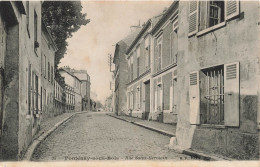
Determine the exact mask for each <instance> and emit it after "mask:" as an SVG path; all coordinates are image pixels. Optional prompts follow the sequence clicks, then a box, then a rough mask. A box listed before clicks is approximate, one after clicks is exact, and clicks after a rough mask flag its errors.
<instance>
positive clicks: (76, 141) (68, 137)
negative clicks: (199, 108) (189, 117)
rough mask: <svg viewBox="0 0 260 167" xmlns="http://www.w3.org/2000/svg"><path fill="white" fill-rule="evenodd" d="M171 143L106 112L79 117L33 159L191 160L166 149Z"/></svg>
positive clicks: (40, 146)
mask: <svg viewBox="0 0 260 167" xmlns="http://www.w3.org/2000/svg"><path fill="white" fill-rule="evenodd" d="M169 140H170V138H169V137H167V136H164V135H161V134H158V133H156V132H153V131H150V130H147V129H144V128H142V127H139V126H136V125H133V124H130V123H127V122H124V121H121V120H118V119H115V118H113V117H109V116H107V115H105V114H104V113H87V114H78V115H75V117H73V118H72V120H70V121H69V122H67V123H65V124H63V125H61V127H59V128H58V129H57V130H56V131H55V132H53V133H52V134H51V135H50V136H49V137H48V138H47V139H46V140H45V141H43V142H42V143H41V144H40V145H39V146H38V148H36V150H35V152H34V154H33V157H32V160H33V161H55V160H62V161H64V160H149V159H151V160H152V159H153V160H156V159H160V160H170V159H173V160H184V159H190V158H189V156H186V155H183V154H178V153H175V152H173V151H172V150H169V149H168V148H167V147H165V146H166V145H167V144H169Z"/></svg>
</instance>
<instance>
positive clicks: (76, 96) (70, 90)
mask: <svg viewBox="0 0 260 167" xmlns="http://www.w3.org/2000/svg"><path fill="white" fill-rule="evenodd" d="M59 73H60V75H61V76H62V77H64V80H65V83H66V85H67V86H66V88H65V90H66V93H67V97H66V100H67V104H68V102H69V104H70V105H72V104H73V105H74V108H73V107H72V108H73V109H72V110H74V111H82V95H81V83H82V82H81V80H80V79H79V78H78V77H76V76H75V75H74V74H73V72H71V69H70V68H69V67H64V68H60V69H59ZM68 96H69V99H68ZM70 110H71V108H70Z"/></svg>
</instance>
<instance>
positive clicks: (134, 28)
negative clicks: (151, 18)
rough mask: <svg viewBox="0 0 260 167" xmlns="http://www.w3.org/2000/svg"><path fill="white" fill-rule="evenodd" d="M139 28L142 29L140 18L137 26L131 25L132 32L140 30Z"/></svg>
mask: <svg viewBox="0 0 260 167" xmlns="http://www.w3.org/2000/svg"><path fill="white" fill-rule="evenodd" d="M139 29H141V24H140V20H139V22H138V25H137V26H130V30H131V33H133V32H135V31H136V30H139Z"/></svg>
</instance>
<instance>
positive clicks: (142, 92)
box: [126, 14, 163, 120]
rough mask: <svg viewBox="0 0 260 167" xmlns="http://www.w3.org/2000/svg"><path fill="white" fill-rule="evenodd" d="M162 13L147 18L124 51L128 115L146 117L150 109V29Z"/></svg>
mask: <svg viewBox="0 0 260 167" xmlns="http://www.w3.org/2000/svg"><path fill="white" fill-rule="evenodd" d="M162 15H163V14H160V15H158V16H155V17H153V18H151V19H149V20H148V21H147V22H146V23H145V24H144V25H143V27H142V29H141V31H140V32H139V33H138V35H137V36H136V37H135V39H134V40H133V42H132V43H131V44H130V46H129V48H128V49H127V51H126V57H127V61H128V66H127V71H128V80H127V108H128V113H127V114H128V115H131V116H133V117H138V118H143V119H146V120H147V119H148V118H149V116H150V111H151V110H150V109H151V64H152V63H151V62H152V58H151V50H152V48H153V47H152V46H153V43H152V36H151V30H152V29H153V27H154V25H155V24H156V23H157V22H158V21H159V19H160V18H161V17H162Z"/></svg>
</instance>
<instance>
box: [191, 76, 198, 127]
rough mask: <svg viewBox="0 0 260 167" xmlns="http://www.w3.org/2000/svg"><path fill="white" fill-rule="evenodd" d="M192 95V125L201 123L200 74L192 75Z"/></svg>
mask: <svg viewBox="0 0 260 167" xmlns="http://www.w3.org/2000/svg"><path fill="white" fill-rule="evenodd" d="M189 81H190V82H189V85H190V87H189V95H190V124H199V123H200V92H199V72H198V71H195V72H192V73H190V80H189Z"/></svg>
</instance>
